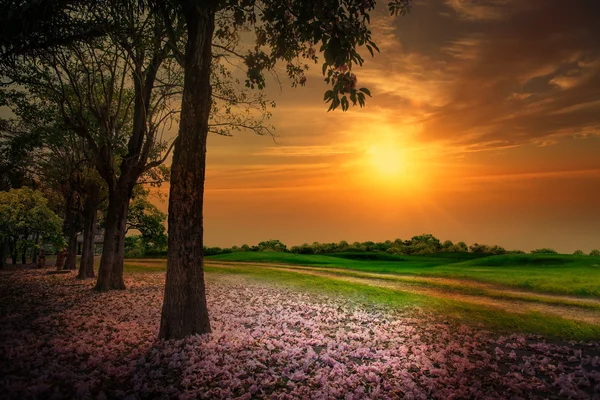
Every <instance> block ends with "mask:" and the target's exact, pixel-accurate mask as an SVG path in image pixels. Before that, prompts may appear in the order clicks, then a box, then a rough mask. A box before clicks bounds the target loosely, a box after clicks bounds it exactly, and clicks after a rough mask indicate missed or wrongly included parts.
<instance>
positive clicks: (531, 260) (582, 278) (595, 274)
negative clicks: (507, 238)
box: [209, 252, 600, 297]
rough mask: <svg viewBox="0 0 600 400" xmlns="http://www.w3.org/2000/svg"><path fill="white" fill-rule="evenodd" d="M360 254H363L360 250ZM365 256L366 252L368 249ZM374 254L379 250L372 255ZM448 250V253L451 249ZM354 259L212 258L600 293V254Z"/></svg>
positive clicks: (336, 256)
mask: <svg viewBox="0 0 600 400" xmlns="http://www.w3.org/2000/svg"><path fill="white" fill-rule="evenodd" d="M363 254H364V253H363ZM366 254H369V253H366ZM375 254H377V253H375ZM450 254H452V253H450ZM383 257H385V258H387V260H382V259H377V258H376V259H372V260H370V259H367V260H360V259H356V258H357V257H356V253H348V255H345V254H344V253H338V254H332V255H304V254H291V253H274V252H273V253H269V252H247V253H231V254H222V255H219V256H211V257H209V259H210V260H215V261H230V262H261V263H279V264H292V265H310V266H323V267H330V268H341V269H349V270H355V271H362V272H372V273H382V274H402V275H423V276H438V277H445V278H457V279H470V280H475V281H480V282H488V283H494V284H500V285H505V286H512V287H516V288H520V289H527V290H531V291H535V292H545V293H556V294H567V295H574V296H595V297H600V257H590V256H574V255H533V254H506V255H499V256H490V257H480V258H475V259H473V255H471V254H470V253H463V254H461V253H454V254H452V257H448V255H437V254H436V255H434V256H391V257H392V258H391V259H389V257H390V255H388V254H384V255H383Z"/></svg>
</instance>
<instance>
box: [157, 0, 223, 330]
mask: <svg viewBox="0 0 600 400" xmlns="http://www.w3.org/2000/svg"><path fill="white" fill-rule="evenodd" d="M184 8H185V10H184V12H185V17H186V20H187V30H188V40H187V46H186V50H185V61H184V62H185V66H184V68H185V76H184V86H183V88H184V89H183V100H182V108H181V118H180V121H181V122H180V123H179V137H178V139H177V143H176V144H175V148H174V152H173V164H172V165H171V181H170V185H171V191H170V195H169V254H168V258H167V278H166V283H165V298H164V303H163V308H162V317H161V323H160V337H161V338H164V339H180V338H183V337H185V336H188V335H193V334H203V333H209V332H210V330H211V329H210V321H209V319H208V309H207V307H206V293H205V287H204V260H203V237H202V235H203V226H202V205H203V199H204V171H205V166H206V138H207V135H208V117H209V113H210V104H211V86H210V70H211V59H212V50H211V41H212V35H213V32H214V18H215V11H214V9H212V8H210V6H204V5H203V6H200V5H198V4H197V3H196V2H195V1H192V0H189V1H188V2H186V6H184ZM202 8H204V9H202Z"/></svg>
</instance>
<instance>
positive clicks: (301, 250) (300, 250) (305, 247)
mask: <svg viewBox="0 0 600 400" xmlns="http://www.w3.org/2000/svg"><path fill="white" fill-rule="evenodd" d="M290 252H292V253H296V254H314V253H315V251H314V249H313V247H312V246H311V245H309V244H308V243H304V244H302V245H301V246H293V247H292V248H291V249H290Z"/></svg>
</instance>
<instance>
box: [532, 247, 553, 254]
mask: <svg viewBox="0 0 600 400" xmlns="http://www.w3.org/2000/svg"><path fill="white" fill-rule="evenodd" d="M531 254H558V252H557V251H556V250H554V249H549V248H547V247H543V248H541V249H534V250H531Z"/></svg>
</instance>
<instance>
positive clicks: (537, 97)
mask: <svg viewBox="0 0 600 400" xmlns="http://www.w3.org/2000/svg"><path fill="white" fill-rule="evenodd" d="M598 16H600V13H599V12H598V6H597V4H595V1H584V0H579V1H576V2H569V4H568V5H565V3H564V2H563V1H558V0H532V1H527V2H524V1H522V0H479V1H475V0H421V1H418V0H417V1H415V3H414V8H413V12H412V13H411V14H410V15H409V16H407V17H404V18H398V19H393V18H389V17H387V16H386V15H385V13H381V14H378V15H376V16H373V19H372V20H373V22H374V24H373V27H372V28H373V31H374V34H375V35H374V36H375V39H376V42H377V43H378V44H379V47H380V49H381V54H379V55H376V57H375V58H374V59H371V58H370V57H368V58H367V62H366V64H365V67H363V68H362V69H358V70H356V71H355V72H356V73H357V75H358V79H359V87H362V86H366V87H369V88H370V89H371V92H372V94H373V98H371V99H369V101H368V103H367V107H366V108H363V109H358V108H354V109H351V110H350V111H349V112H347V113H342V112H338V111H336V112H330V113H327V112H326V108H327V107H326V105H325V104H324V103H323V101H322V96H323V92H324V91H325V90H326V87H325V85H324V84H323V83H322V77H321V76H320V68H319V66H316V67H315V68H312V70H311V71H310V72H309V75H308V83H307V86H306V87H303V88H291V87H289V85H286V82H284V83H283V89H281V90H280V88H279V86H278V85H271V86H270V87H269V88H268V90H267V93H268V95H269V98H270V99H273V100H275V101H276V102H277V108H276V109H275V110H274V116H273V118H272V119H271V123H272V124H273V125H274V126H275V128H276V135H277V137H276V138H275V140H273V139H272V138H270V137H260V136H254V135H252V134H249V133H238V134H236V135H235V136H234V137H219V136H211V137H210V138H209V148H208V169H207V182H206V187H207V189H206V203H205V241H206V244H207V245H209V246H213V245H219V246H231V245H241V244H243V243H248V244H255V243H257V242H259V241H261V240H267V239H280V240H282V241H283V242H284V243H286V244H288V245H295V244H301V243H303V242H309V243H312V242H313V241H339V240H342V239H343V240H347V241H348V242H353V241H365V240H374V241H380V240H386V239H392V240H393V239H395V238H398V237H399V238H402V239H407V238H410V237H411V236H413V235H417V234H420V233H424V232H428V233H433V234H434V235H436V236H437V237H439V238H440V239H444V240H445V239H451V240H453V241H459V240H464V241H466V242H467V243H472V242H475V241H477V242H480V243H486V244H499V245H502V246H505V247H507V248H511V249H512V248H518V249H523V250H530V249H532V248H537V247H553V248H555V249H556V250H559V251H562V252H572V251H574V250H575V249H582V250H584V251H586V252H587V251H589V250H591V249H592V248H600V158H599V157H598V155H599V154H600V49H599V45H598V42H597V38H598V37H600V28H599V27H600V20H599V19H598ZM161 208H163V209H164V210H166V203H164V204H162V205H161Z"/></svg>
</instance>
